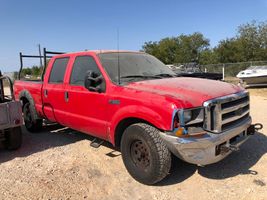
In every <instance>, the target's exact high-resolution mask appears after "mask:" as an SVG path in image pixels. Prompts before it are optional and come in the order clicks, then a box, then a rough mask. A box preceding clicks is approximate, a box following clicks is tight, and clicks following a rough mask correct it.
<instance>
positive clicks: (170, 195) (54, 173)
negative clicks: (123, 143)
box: [0, 90, 267, 200]
mask: <svg viewBox="0 0 267 200" xmlns="http://www.w3.org/2000/svg"><path fill="white" fill-rule="evenodd" d="M266 112H267V92H266V93H265V92H264V91H263V92H259V91H256V90H252V92H251V114H252V117H253V121H254V122H261V123H263V124H264V126H265V127H264V129H263V130H261V131H260V132H258V133H257V134H256V135H254V136H252V137H251V138H250V139H249V140H248V141H247V142H246V143H245V144H243V146H242V147H241V150H240V151H239V152H235V153H233V154H231V155H230V156H229V157H227V158H226V159H224V160H223V161H221V162H219V163H217V164H213V165H209V166H206V167H197V166H195V165H191V164H187V163H184V162H182V161H179V160H178V159H177V160H174V161H173V167H172V170H171V172H170V174H169V176H168V177H167V178H166V179H165V180H164V181H162V182H160V183H159V184H157V185H155V186H146V185H142V184H140V183H138V182H136V181H135V180H134V179H132V178H131V177H130V175H129V174H128V173H127V171H126V169H125V167H124V165H123V163H122V159H121V155H120V152H118V151H116V150H115V149H113V148H112V147H111V146H110V145H109V144H107V143H105V144H104V145H103V146H101V147H100V148H98V149H95V148H92V147H90V141H91V140H92V138H91V137H90V136H87V135H84V134H81V133H77V132H74V131H72V130H70V129H67V128H62V127H60V126H58V125H52V126H47V127H45V129H44V130H43V131H42V132H40V133H37V134H31V133H28V132H27V131H26V130H25V128H23V137H24V138H23V146H22V147H21V149H19V150H18V151H6V150H3V149H2V150H0V199H5V200H6V199H12V200H13V199H150V200H151V199H175V200H178V199H205V200H207V199H238V200H239V199H242V200H243V199H244V200H245V199H247V200H252V199H255V200H260V199H267V154H266V152H267V113H266Z"/></svg>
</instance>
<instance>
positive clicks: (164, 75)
mask: <svg viewBox="0 0 267 200" xmlns="http://www.w3.org/2000/svg"><path fill="white" fill-rule="evenodd" d="M155 76H158V77H175V75H172V74H157V75H155Z"/></svg>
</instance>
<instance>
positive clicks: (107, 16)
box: [0, 0, 267, 72]
mask: <svg viewBox="0 0 267 200" xmlns="http://www.w3.org/2000/svg"><path fill="white" fill-rule="evenodd" d="M252 20H256V21H258V22H261V21H266V20H267V0H250V1H249V0H164V1H163V0H162V1H159V0H131V1H129V0H97V1H90V0H84V1H82V0H75V1H74V0H45V1H44V0H43V1H41V0H0V70H2V71H3V72H11V71H17V70H18V69H19V56H18V55H19V52H20V51H22V52H23V53H25V54H38V47H37V45H38V44H41V46H42V47H46V48H47V49H48V50H50V51H63V52H73V51H83V50H85V49H117V43H118V40H117V38H118V37H117V30H119V48H120V49H121V50H122V49H123V50H137V51H138V50H140V49H141V48H142V45H143V44H144V43H145V42H148V41H159V40H160V39H162V38H164V37H172V36H177V35H180V34H192V33H194V32H201V33H203V34H204V36H205V37H206V38H208V39H210V44H211V46H216V45H217V44H218V42H219V41H220V40H222V39H226V38H229V37H233V36H235V34H236V31H237V27H238V26H239V25H241V24H244V23H247V22H251V21H252ZM35 63H38V60H35V61H33V60H31V59H26V60H25V65H28V66H30V65H33V64H35Z"/></svg>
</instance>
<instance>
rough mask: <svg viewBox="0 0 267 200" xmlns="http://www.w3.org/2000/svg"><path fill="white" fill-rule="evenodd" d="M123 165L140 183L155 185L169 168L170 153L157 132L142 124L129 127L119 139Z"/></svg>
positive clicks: (166, 173)
mask: <svg viewBox="0 0 267 200" xmlns="http://www.w3.org/2000/svg"><path fill="white" fill-rule="evenodd" d="M121 153H122V158H123V162H124V165H125V167H126V169H127V171H128V172H129V173H130V174H131V176H132V177H133V178H134V179H135V180H137V181H138V182H140V183H144V184H147V185H152V184H155V183H157V182H159V181H161V180H162V179H163V178H165V177H166V176H167V175H168V173H169V171H170V168H171V153H170V151H169V149H168V148H167V146H166V145H165V143H164V142H163V140H162V139H161V138H160V136H159V130H158V129H156V128H154V127H153V126H150V125H148V124H144V123H137V124H133V125H131V126H129V127H128V128H127V129H126V130H125V131H124V133H123V136H122V139H121Z"/></svg>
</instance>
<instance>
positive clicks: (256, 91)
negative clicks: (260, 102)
mask: <svg viewBox="0 0 267 200" xmlns="http://www.w3.org/2000/svg"><path fill="white" fill-rule="evenodd" d="M247 90H248V91H249V93H250V95H252V96H262V97H267V88H249V89H247Z"/></svg>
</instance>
